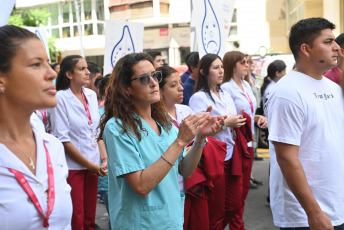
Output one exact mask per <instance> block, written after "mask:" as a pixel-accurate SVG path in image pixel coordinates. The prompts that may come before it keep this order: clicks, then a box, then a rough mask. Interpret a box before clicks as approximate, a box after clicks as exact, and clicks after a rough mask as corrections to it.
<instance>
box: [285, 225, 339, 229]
mask: <svg viewBox="0 0 344 230" xmlns="http://www.w3.org/2000/svg"><path fill="white" fill-rule="evenodd" d="M334 229H335V230H344V224H341V225H338V226H334ZM280 230H310V228H309V227H301V228H280Z"/></svg>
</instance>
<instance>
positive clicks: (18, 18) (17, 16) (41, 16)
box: [8, 8, 58, 62]
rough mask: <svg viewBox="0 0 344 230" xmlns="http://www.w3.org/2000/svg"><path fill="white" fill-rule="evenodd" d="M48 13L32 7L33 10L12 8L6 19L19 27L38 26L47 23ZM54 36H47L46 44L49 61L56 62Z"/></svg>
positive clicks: (56, 52) (56, 51)
mask: <svg viewBox="0 0 344 230" xmlns="http://www.w3.org/2000/svg"><path fill="white" fill-rule="evenodd" d="M49 16H50V13H49V12H48V11H47V9H45V8H44V9H34V10H18V9H16V8H14V9H13V11H12V14H11V16H10V18H9V20H8V24H9V25H15V26H20V27H25V26H32V27H39V26H40V25H47V21H48V18H49ZM55 39H56V38H55V37H54V36H52V37H50V38H48V46H49V53H50V60H51V62H56V56H57V54H58V50H57V48H56V46H55Z"/></svg>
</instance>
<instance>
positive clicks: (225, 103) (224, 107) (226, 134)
mask: <svg viewBox="0 0 344 230" xmlns="http://www.w3.org/2000/svg"><path fill="white" fill-rule="evenodd" d="M210 92H211V96H212V97H213V99H214V100H215V103H214V102H213V101H212V100H211V98H210V96H209V94H208V93H206V92H204V91H198V92H196V93H195V94H194V95H192V96H191V98H190V101H189V106H190V108H191V109H192V110H193V111H194V113H201V112H205V111H206V110H207V108H208V107H209V106H213V110H212V111H211V112H210V115H211V116H224V115H228V116H229V115H232V116H236V114H237V111H236V108H235V105H234V102H233V100H232V98H231V96H230V95H229V94H228V93H227V92H225V91H222V90H220V98H221V99H220V98H218V97H217V96H216V95H215V94H214V93H213V92H212V91H210ZM213 137H214V138H215V139H216V140H219V141H222V142H225V143H227V154H226V158H225V161H228V160H229V159H231V158H232V155H233V148H234V144H235V143H234V140H233V138H232V133H231V128H230V127H227V128H226V129H225V130H222V131H220V132H219V133H217V134H215V135H214V136H213Z"/></svg>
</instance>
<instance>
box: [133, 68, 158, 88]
mask: <svg viewBox="0 0 344 230" xmlns="http://www.w3.org/2000/svg"><path fill="white" fill-rule="evenodd" d="M151 77H152V78H153V79H154V81H155V82H156V83H160V82H161V80H162V72H161V71H155V72H153V73H152V74H142V75H140V76H138V77H136V78H133V79H131V80H130V81H134V80H136V79H137V80H139V82H140V84H141V85H142V86H148V85H149V84H150V80H151Z"/></svg>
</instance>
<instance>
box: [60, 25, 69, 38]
mask: <svg viewBox="0 0 344 230" xmlns="http://www.w3.org/2000/svg"><path fill="white" fill-rule="evenodd" d="M62 37H63V38H68V37H70V27H69V26H68V27H63V28H62Z"/></svg>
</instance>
